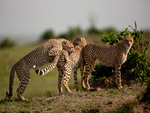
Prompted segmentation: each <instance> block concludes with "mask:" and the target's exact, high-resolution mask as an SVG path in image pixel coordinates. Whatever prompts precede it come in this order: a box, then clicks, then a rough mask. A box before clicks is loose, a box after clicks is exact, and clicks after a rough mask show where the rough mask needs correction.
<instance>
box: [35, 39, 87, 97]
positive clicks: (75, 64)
mask: <svg viewBox="0 0 150 113" xmlns="http://www.w3.org/2000/svg"><path fill="white" fill-rule="evenodd" d="M86 44H87V43H86V40H85V38H84V37H77V38H75V39H74V41H73V45H74V50H75V51H74V52H72V53H71V54H70V55H69V54H68V52H67V51H66V50H63V52H62V53H61V55H60V58H59V60H58V63H57V69H58V72H59V75H58V90H59V94H60V95H61V94H62V93H63V90H62V87H61V82H62V77H63V75H64V79H63V85H64V87H65V89H66V90H67V91H68V92H69V93H71V91H70V89H69V87H68V81H69V79H70V75H71V71H72V69H73V71H74V81H75V82H74V85H75V89H76V90H77V91H78V82H77V69H78V68H79V67H80V63H81V61H82V54H81V51H82V48H83V47H85V45H86ZM66 59H68V60H67V61H68V62H67V61H66ZM34 68H35V72H36V73H37V74H38V75H45V74H46V73H48V72H49V66H48V67H46V68H45V69H43V70H39V69H38V68H36V66H35V65H34Z"/></svg>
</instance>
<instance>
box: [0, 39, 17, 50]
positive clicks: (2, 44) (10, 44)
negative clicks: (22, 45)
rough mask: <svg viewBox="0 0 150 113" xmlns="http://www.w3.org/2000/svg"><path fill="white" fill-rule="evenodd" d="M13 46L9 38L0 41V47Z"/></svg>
mask: <svg viewBox="0 0 150 113" xmlns="http://www.w3.org/2000/svg"><path fill="white" fill-rule="evenodd" d="M13 46H15V43H14V42H13V41H12V40H10V39H9V38H6V39H4V40H3V41H2V42H1V43H0V48H6V47H9V48H10V47H13Z"/></svg>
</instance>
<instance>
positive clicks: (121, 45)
mask: <svg viewBox="0 0 150 113" xmlns="http://www.w3.org/2000/svg"><path fill="white" fill-rule="evenodd" d="M122 38H123V40H122V41H120V42H118V43H116V44H114V45H112V46H109V45H98V44H87V45H86V46H85V47H84V48H83V59H84V62H82V65H81V75H82V87H83V89H85V90H89V89H90V85H89V84H88V76H89V74H90V73H91V72H92V70H93V68H94V66H95V62H96V59H97V60H98V61H99V62H100V63H101V64H103V65H106V66H115V77H114V78H115V84H116V86H117V88H122V85H121V65H122V64H123V63H124V62H125V61H126V59H127V55H128V52H129V50H130V48H131V46H132V44H133V42H134V40H133V37H132V36H130V35H129V36H125V37H122ZM84 66H85V71H84Z"/></svg>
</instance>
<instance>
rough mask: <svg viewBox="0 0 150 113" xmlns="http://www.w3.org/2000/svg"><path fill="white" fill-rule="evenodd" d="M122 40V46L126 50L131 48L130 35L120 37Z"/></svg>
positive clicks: (132, 41)
mask: <svg viewBox="0 0 150 113" xmlns="http://www.w3.org/2000/svg"><path fill="white" fill-rule="evenodd" d="M122 38H123V43H124V46H125V47H126V48H131V47H132V45H133V43H134V37H133V36H131V35H127V36H125V37H124V36H122Z"/></svg>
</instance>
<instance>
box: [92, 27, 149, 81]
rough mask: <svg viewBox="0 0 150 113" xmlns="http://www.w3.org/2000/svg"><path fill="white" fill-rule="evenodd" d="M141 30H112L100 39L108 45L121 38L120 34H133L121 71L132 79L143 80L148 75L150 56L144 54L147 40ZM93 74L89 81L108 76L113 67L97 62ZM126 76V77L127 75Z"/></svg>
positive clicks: (147, 43) (147, 44) (112, 71)
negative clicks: (132, 43)
mask: <svg viewBox="0 0 150 113" xmlns="http://www.w3.org/2000/svg"><path fill="white" fill-rule="evenodd" d="M143 33H144V32H143V31H139V30H134V29H133V31H132V32H131V31H129V30H128V28H126V29H125V30H124V31H122V32H112V33H110V34H104V35H103V38H102V39H101V41H102V42H103V43H104V44H107V43H109V45H113V44H114V43H117V42H119V41H120V40H122V38H121V36H126V35H129V34H130V35H131V36H134V45H133V46H132V48H131V50H130V52H129V54H128V58H127V61H126V62H125V63H124V64H123V65H122V69H121V71H122V73H124V74H126V76H132V77H129V78H131V79H132V80H140V81H142V82H145V81H146V79H147V77H149V76H150V58H149V57H148V56H147V55H146V54H145V53H146V50H147V49H148V47H149V45H150V44H149V41H148V40H146V39H144V38H143V37H142V36H143ZM94 71H95V72H94V74H95V76H92V77H91V79H92V80H90V81H93V82H94V81H96V80H97V79H98V78H101V77H108V76H110V75H113V74H114V71H115V70H114V68H113V67H106V66H103V65H101V64H100V63H97V64H96V66H95V68H94ZM127 78H128V77H127Z"/></svg>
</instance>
